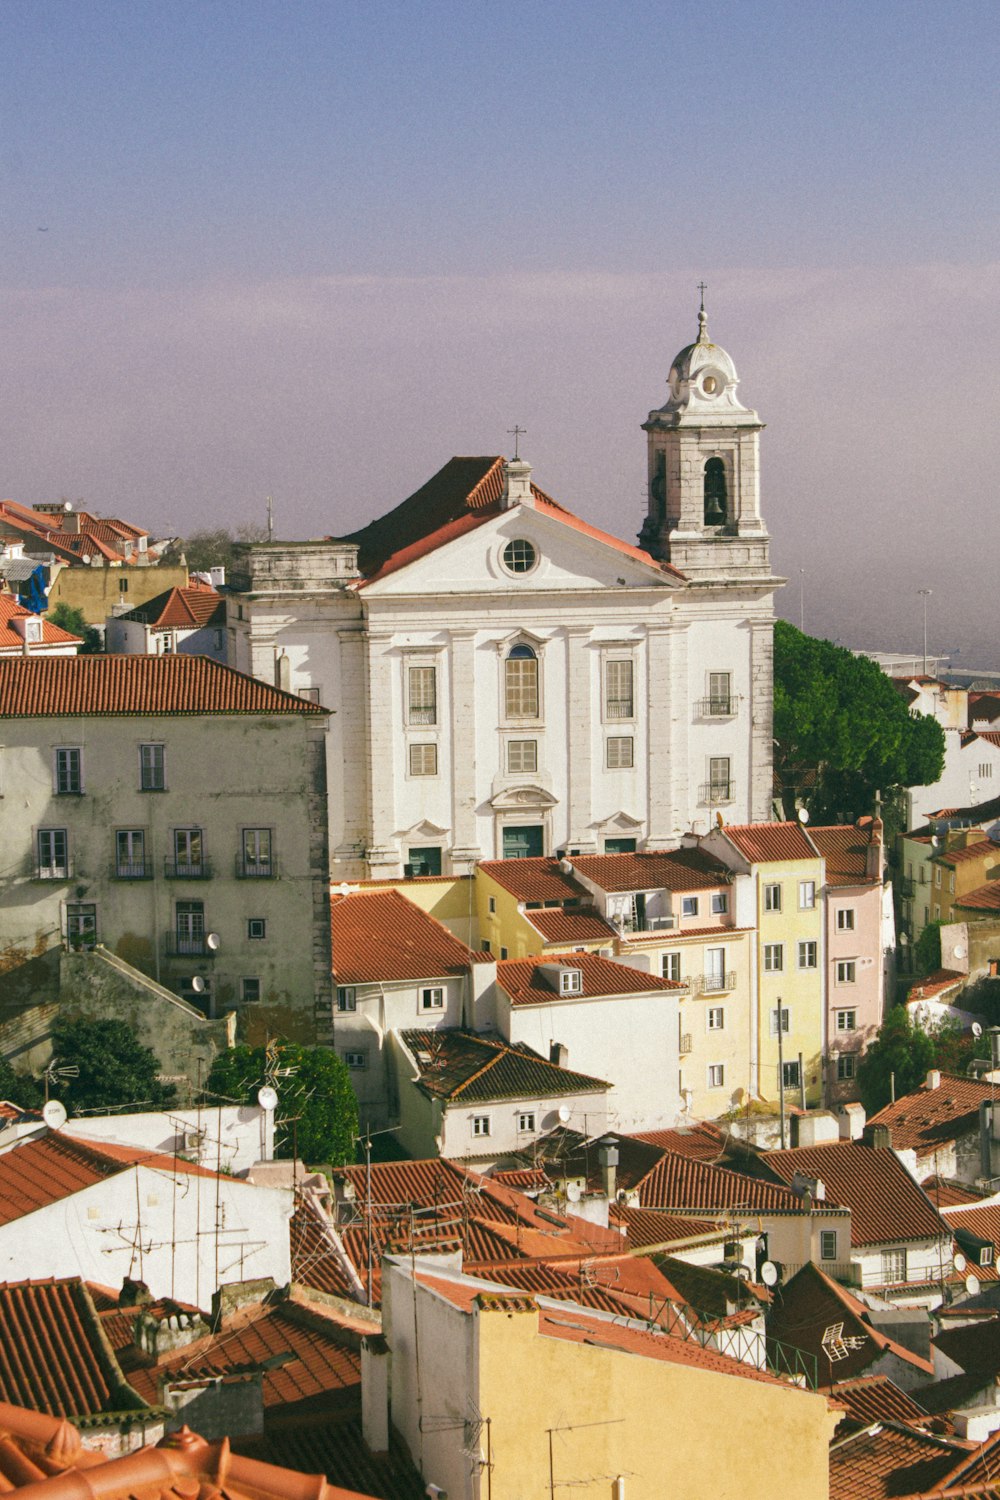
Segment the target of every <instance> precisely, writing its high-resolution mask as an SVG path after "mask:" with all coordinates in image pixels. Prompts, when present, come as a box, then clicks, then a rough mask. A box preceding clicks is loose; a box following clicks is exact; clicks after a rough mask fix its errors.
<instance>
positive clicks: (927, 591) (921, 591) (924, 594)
mask: <svg viewBox="0 0 1000 1500" xmlns="http://www.w3.org/2000/svg"><path fill="white" fill-rule="evenodd" d="M917 593H918V594H919V595H920V596H921V598H922V599H923V601H924V676H925V677H926V676H927V601H928V599H929V598H930V597H931V594H932V593H933V590H932V589H917Z"/></svg>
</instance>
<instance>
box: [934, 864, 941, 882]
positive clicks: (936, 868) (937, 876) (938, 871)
mask: <svg viewBox="0 0 1000 1500" xmlns="http://www.w3.org/2000/svg"><path fill="white" fill-rule="evenodd" d="M934 884H935V885H940V884H941V866H940V865H935V866H934Z"/></svg>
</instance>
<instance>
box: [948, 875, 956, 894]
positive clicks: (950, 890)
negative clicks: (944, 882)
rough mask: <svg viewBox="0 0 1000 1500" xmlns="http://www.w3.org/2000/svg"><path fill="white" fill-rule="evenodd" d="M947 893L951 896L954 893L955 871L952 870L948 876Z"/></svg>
mask: <svg viewBox="0 0 1000 1500" xmlns="http://www.w3.org/2000/svg"><path fill="white" fill-rule="evenodd" d="M948 894H949V895H951V896H954V894H955V872H954V870H952V871H951V873H950V874H949V876H948Z"/></svg>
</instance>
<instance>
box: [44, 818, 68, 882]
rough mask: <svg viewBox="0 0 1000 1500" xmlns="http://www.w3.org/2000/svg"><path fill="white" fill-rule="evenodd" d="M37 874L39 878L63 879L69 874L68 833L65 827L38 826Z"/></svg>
mask: <svg viewBox="0 0 1000 1500" xmlns="http://www.w3.org/2000/svg"><path fill="white" fill-rule="evenodd" d="M38 875H39V878H40V879H41V880H65V879H66V878H67V876H68V875H69V835H68V834H67V832H66V829H65V828H39V830H38Z"/></svg>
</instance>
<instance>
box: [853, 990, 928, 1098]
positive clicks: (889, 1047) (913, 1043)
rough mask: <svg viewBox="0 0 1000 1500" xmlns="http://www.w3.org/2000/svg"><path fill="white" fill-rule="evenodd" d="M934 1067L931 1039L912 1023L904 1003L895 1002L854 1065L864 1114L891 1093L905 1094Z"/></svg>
mask: <svg viewBox="0 0 1000 1500" xmlns="http://www.w3.org/2000/svg"><path fill="white" fill-rule="evenodd" d="M933 1067H934V1039H933V1037H932V1036H931V1035H930V1034H929V1033H928V1032H926V1031H922V1030H921V1028H920V1027H919V1026H914V1025H913V1023H912V1022H911V1020H910V1016H909V1013H908V1011H907V1009H906V1007H905V1006H904V1005H897V1006H895V1007H894V1008H893V1009H892V1010H890V1012H889V1014H888V1015H887V1016H886V1018H885V1020H884V1021H883V1022H882V1025H881V1027H880V1029H879V1034H878V1036H877V1037H876V1038H875V1040H874V1042H872V1044H871V1046H870V1047H869V1048H868V1051H867V1052H866V1053H865V1055H864V1057H863V1058H862V1059H861V1062H860V1063H859V1065H858V1091H859V1093H860V1094H861V1102H862V1104H863V1105H864V1107H865V1111H866V1113H867V1114H868V1115H869V1116H871V1115H873V1114H876V1113H877V1112H878V1111H879V1110H880V1109H883V1108H884V1107H885V1105H887V1104H888V1103H889V1101H890V1099H891V1098H892V1094H893V1076H894V1081H895V1093H896V1098H897V1099H898V1098H899V1097H900V1095H901V1094H909V1093H910V1092H911V1091H912V1090H913V1089H915V1088H917V1087H918V1085H919V1084H921V1083H923V1081H924V1079H925V1078H926V1076H927V1070H928V1068H933Z"/></svg>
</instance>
